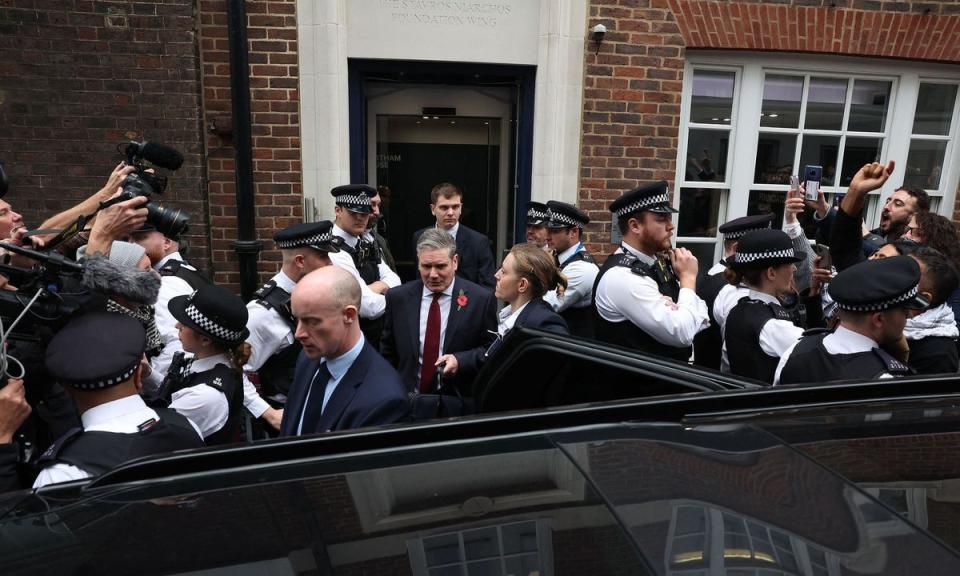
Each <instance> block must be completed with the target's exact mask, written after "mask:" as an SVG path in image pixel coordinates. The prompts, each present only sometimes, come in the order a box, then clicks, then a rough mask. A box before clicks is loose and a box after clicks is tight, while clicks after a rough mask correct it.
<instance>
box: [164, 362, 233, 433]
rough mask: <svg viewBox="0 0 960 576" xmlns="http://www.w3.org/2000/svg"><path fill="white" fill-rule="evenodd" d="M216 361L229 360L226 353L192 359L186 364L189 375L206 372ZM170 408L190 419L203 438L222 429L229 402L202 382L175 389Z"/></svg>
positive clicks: (226, 363)
mask: <svg viewBox="0 0 960 576" xmlns="http://www.w3.org/2000/svg"><path fill="white" fill-rule="evenodd" d="M217 364H224V365H226V366H230V359H229V358H227V355H226V354H216V355H214V356H207V357H206V358H199V359H196V360H194V361H193V364H192V365H191V366H190V374H199V373H200V372H206V371H207V370H210V369H212V368H213V367H214V366H216V365H217ZM188 377H189V375H188ZM170 408H172V409H173V410H176V411H177V412H178V413H180V414H181V415H183V416H184V417H185V418H186V419H187V420H189V421H190V422H192V423H193V424H194V426H196V427H197V429H198V430H200V434H201V435H202V436H203V437H204V438H206V437H207V436H209V435H211V434H213V433H214V432H217V431H218V430H220V429H221V428H223V425H224V424H226V423H227V417H229V416H230V403H229V402H228V401H227V396H226V395H225V394H224V393H223V392H221V391H219V390H217V389H216V388H214V387H212V386H207V385H206V384H197V385H196V386H190V387H188V388H183V389H181V390H177V391H176V392H174V393H173V395H172V396H171V397H170Z"/></svg>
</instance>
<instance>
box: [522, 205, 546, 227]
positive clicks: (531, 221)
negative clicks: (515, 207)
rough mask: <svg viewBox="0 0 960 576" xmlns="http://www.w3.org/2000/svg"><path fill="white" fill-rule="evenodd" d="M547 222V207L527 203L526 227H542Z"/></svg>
mask: <svg viewBox="0 0 960 576" xmlns="http://www.w3.org/2000/svg"><path fill="white" fill-rule="evenodd" d="M546 222H547V205H546V204H543V203H542V202H533V201H531V202H527V226H543V225H544V224H546Z"/></svg>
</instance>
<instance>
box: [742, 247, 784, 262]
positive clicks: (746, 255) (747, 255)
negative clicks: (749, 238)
mask: <svg viewBox="0 0 960 576" xmlns="http://www.w3.org/2000/svg"><path fill="white" fill-rule="evenodd" d="M774 258H795V256H794V253H793V248H790V249H789V250H770V251H767V252H737V254H736V257H735V258H734V262H736V263H737V264H749V263H750V262H756V261H757V260H772V259H774Z"/></svg>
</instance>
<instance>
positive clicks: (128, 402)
mask: <svg viewBox="0 0 960 576" xmlns="http://www.w3.org/2000/svg"><path fill="white" fill-rule="evenodd" d="M145 409H147V405H146V403H144V401H143V398H141V397H140V395H139V394H131V395H130V396H124V397H123V398H119V399H117V400H111V401H110V402H106V403H104V404H100V405H99V406H94V407H93V408H90V409H89V410H87V411H86V412H84V413H83V414H81V415H80V421H81V422H82V423H83V428H84V429H88V428H92V427H94V426H99V425H102V424H104V423H105V422H108V421H110V420H113V419H114V418H117V417H119V416H123V415H124V414H130V413H132V412H137V411H139V410H145Z"/></svg>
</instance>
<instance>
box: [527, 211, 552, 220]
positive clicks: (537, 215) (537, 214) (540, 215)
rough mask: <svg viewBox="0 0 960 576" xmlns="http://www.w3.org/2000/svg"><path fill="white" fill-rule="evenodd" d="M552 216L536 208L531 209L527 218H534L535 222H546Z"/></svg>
mask: <svg viewBox="0 0 960 576" xmlns="http://www.w3.org/2000/svg"><path fill="white" fill-rule="evenodd" d="M549 217H550V215H549V214H548V213H547V212H543V211H540V210H537V209H536V208H531V209H529V210H527V218H533V219H535V220H546V219H547V218H549Z"/></svg>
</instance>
